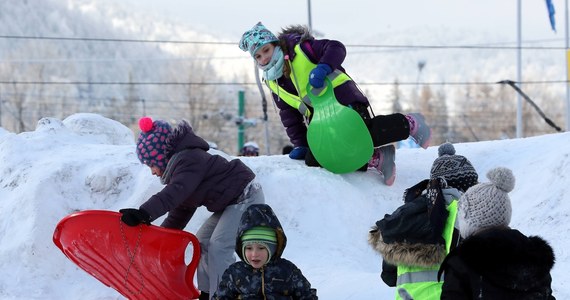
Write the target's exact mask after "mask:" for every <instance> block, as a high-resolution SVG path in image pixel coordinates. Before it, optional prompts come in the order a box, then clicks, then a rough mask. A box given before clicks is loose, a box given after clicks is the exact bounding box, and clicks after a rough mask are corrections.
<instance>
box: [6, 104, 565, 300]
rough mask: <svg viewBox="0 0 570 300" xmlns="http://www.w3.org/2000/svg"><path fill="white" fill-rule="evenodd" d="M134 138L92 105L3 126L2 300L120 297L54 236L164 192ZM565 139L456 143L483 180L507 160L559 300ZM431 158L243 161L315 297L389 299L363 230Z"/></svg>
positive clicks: (411, 153)
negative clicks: (359, 166)
mask: <svg viewBox="0 0 570 300" xmlns="http://www.w3.org/2000/svg"><path fill="white" fill-rule="evenodd" d="M198 134H199V132H198ZM134 136H135V133H133V132H132V131H131V130H130V129H128V128H126V127H124V126H123V125H121V124H119V123H117V122H115V121H113V120H109V119H106V118H104V117H101V116H98V115H92V114H77V115H73V116H70V117H68V118H66V119H65V120H63V121H60V120H57V119H42V120H40V121H39V122H38V126H37V129H36V130H35V131H32V132H24V133H21V134H14V133H10V132H7V131H5V130H4V129H1V128H0V161H1V162H2V163H1V164H0V174H1V176H0V214H1V218H0V277H1V278H3V279H2V281H0V298H1V299H122V297H121V296H120V295H119V294H118V293H117V292H115V291H114V290H113V289H111V288H109V287H106V286H104V285H103V284H101V283H100V282H98V281H97V280H95V279H94V278H92V277H91V276H90V275H88V274H87V273H85V272H83V271H82V270H80V269H78V268H77V267H76V266H75V265H74V264H73V263H72V262H71V261H69V260H68V259H67V258H66V257H65V256H64V255H63V254H62V253H61V252H60V251H59V249H58V248H56V246H55V245H54V244H53V242H52V235H53V230H54V228H55V226H56V224H57V223H58V222H59V220H61V219H62V218H63V217H65V216H66V215H68V214H70V213H73V212H76V211H80V210H87V209H104V210H114V211H117V210H119V209H121V208H124V207H138V206H139V205H140V204H142V203H143V202H144V201H145V200H146V199H147V198H148V197H150V196H151V195H153V194H154V193H156V192H157V191H159V190H160V189H161V187H162V186H161V184H160V182H159V180H158V178H156V177H153V176H152V175H151V173H150V171H149V169H148V168H147V167H145V166H143V165H141V164H140V163H139V161H138V160H137V158H136V155H135V143H134ZM569 141H570V133H560V134H551V135H544V136H540V137H534V138H527V139H516V140H502V141H492V142H479V143H469V144H455V145H454V146H455V148H456V149H457V151H458V153H461V154H462V155H464V156H466V157H467V158H468V159H469V160H470V161H471V162H472V164H473V165H474V167H475V168H476V170H477V172H478V173H479V177H480V178H485V177H484V176H483V175H484V174H486V172H487V171H488V170H490V169H492V168H494V167H497V166H504V167H507V168H510V169H512V171H513V173H514V175H515V176H516V181H517V185H516V187H515V189H514V190H513V191H512V192H511V194H510V197H511V199H513V204H514V207H513V221H512V223H511V225H512V226H513V227H515V228H518V229H520V230H521V231H522V232H524V233H526V234H529V235H540V236H542V237H544V238H545V239H546V240H547V241H549V242H550V244H551V245H552V246H553V248H554V250H555V254H556V255H557V257H556V265H555V268H554V271H553V278H554V282H553V288H554V292H555V296H556V297H557V298H559V299H566V298H570V289H569V288H568V287H567V286H566V285H565V283H566V282H568V280H567V279H566V278H568V275H567V272H565V270H566V269H567V267H568V263H569V262H568V252H567V251H565V249H566V248H567V247H566V245H567V244H568V242H567V238H566V236H565V232H567V231H568V229H570V223H568V222H566V220H567V216H568V215H569V214H570V204H569V202H568V196H567V195H568V194H569V193H570V190H569V189H570V188H569V187H568V182H569V180H570V178H568V176H569V175H568V174H570V172H569V170H570V148H569V147H568V143H569ZM211 151H212V153H220V152H216V151H215V150H211ZM437 156H438V154H437V147H430V148H428V149H427V150H423V149H400V150H398V151H397V158H396V164H397V166H398V174H397V179H396V183H395V184H394V185H393V186H391V187H387V186H384V185H383V184H381V180H380V178H379V175H378V174H377V173H376V172H375V171H368V172H357V173H352V174H345V175H337V174H332V173H330V172H328V171H326V170H324V169H320V168H309V167H306V166H305V165H304V164H303V163H302V162H301V161H295V160H291V159H289V158H288V157H287V156H284V155H274V156H259V157H240V159H242V160H243V161H244V162H245V163H246V164H247V165H248V166H250V167H251V168H252V169H253V170H254V171H255V173H256V174H257V179H258V181H259V182H260V183H261V184H262V186H263V190H264V193H265V197H266V202H267V203H268V204H270V205H271V206H272V207H273V208H274V210H275V212H276V214H277V216H278V217H279V219H280V220H281V223H282V224H283V226H284V230H285V233H286V234H287V236H288V244H287V248H286V249H285V252H284V254H283V256H284V257H285V258H287V259H290V260H291V261H293V262H295V263H296V264H297V265H298V266H299V267H300V269H301V270H302V271H303V273H304V274H305V276H306V277H307V278H308V279H309V281H310V282H311V283H312V285H313V286H314V287H315V288H317V289H318V295H319V296H320V297H321V299H391V298H393V296H394V293H395V291H394V290H393V289H391V288H388V287H386V286H385V285H384V284H383V283H382V282H381V280H380V269H381V268H380V262H381V258H380V257H379V256H378V255H377V254H376V253H375V252H374V251H373V250H372V249H371V248H370V246H368V244H367V241H366V239H367V233H368V230H369V228H370V226H372V225H373V224H374V223H375V221H376V220H378V219H380V218H382V217H383V216H384V214H386V213H391V212H392V211H393V210H394V209H395V208H396V207H398V206H399V205H400V203H401V196H402V193H403V191H404V189H405V188H407V187H409V186H412V185H413V184H415V183H417V182H418V181H420V180H422V179H424V178H427V177H428V176H429V170H430V168H431V164H432V162H433V160H434V159H435V158H436V157H437ZM228 158H229V159H237V158H235V157H229V156H228ZM208 215H209V214H208V212H207V211H206V210H205V209H203V208H201V209H199V210H198V212H197V213H196V215H195V216H194V218H193V219H192V220H191V221H190V223H189V225H188V227H187V228H186V230H188V231H190V232H196V230H197V228H198V227H199V226H200V225H201V223H202V221H203V220H204V219H205V218H206V217H207V216H208ZM160 221H161V220H157V221H156V222H155V224H160Z"/></svg>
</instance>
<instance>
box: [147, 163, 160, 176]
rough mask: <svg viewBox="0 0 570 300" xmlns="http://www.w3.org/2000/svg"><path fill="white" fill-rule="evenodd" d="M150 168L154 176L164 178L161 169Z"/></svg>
mask: <svg viewBox="0 0 570 300" xmlns="http://www.w3.org/2000/svg"><path fill="white" fill-rule="evenodd" d="M149 168H150V171H151V172H152V175H154V176H158V177H161V176H162V170H161V169H160V168H159V167H157V166H152V167H149Z"/></svg>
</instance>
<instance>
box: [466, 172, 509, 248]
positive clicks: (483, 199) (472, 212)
mask: <svg viewBox="0 0 570 300" xmlns="http://www.w3.org/2000/svg"><path fill="white" fill-rule="evenodd" d="M487 178H488V179H489V180H490V182H486V183H480V184H477V185H475V186H473V187H471V188H469V190H467V192H465V194H463V195H462V196H461V198H460V199H459V206H458V211H457V220H458V224H459V232H460V233H461V236H462V237H463V238H466V237H468V236H470V235H472V234H473V233H475V232H477V231H480V230H483V229H487V228H490V227H495V226H509V223H510V222H511V214H512V207H511V199H510V198H509V195H508V193H509V192H510V191H512V190H513V189H514V187H515V176H514V175H513V172H512V171H511V170H510V169H507V168H503V167H498V168H495V169H492V170H490V171H489V172H487Z"/></svg>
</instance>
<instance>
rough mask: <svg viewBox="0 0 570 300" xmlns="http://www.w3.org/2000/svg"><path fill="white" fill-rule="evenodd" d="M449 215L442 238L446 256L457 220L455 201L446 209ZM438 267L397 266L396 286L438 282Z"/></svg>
mask: <svg viewBox="0 0 570 300" xmlns="http://www.w3.org/2000/svg"><path fill="white" fill-rule="evenodd" d="M446 209H447V211H448V212H449V215H448V217H447V220H446V221H445V227H444V228H443V232H442V234H441V235H442V237H443V239H444V240H445V246H446V254H449V251H450V246H451V240H452V239H453V228H454V227H455V219H456V218H457V200H456V199H454V200H453V201H451V203H450V204H449V205H447V207H446ZM438 271H439V266H435V267H433V268H420V267H409V266H398V278H397V280H396V286H398V287H400V285H402V284H415V283H422V282H438V280H437V272H438Z"/></svg>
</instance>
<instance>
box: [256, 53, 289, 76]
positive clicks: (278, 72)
mask: <svg viewBox="0 0 570 300" xmlns="http://www.w3.org/2000/svg"><path fill="white" fill-rule="evenodd" d="M283 63H284V56H283V51H282V50H281V47H279V46H276V47H275V49H274V50H273V55H272V56H271V61H269V63H268V64H267V65H265V66H259V65H258V66H259V68H260V69H262V70H263V78H265V80H275V79H277V78H279V77H281V76H282V75H283Z"/></svg>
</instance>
